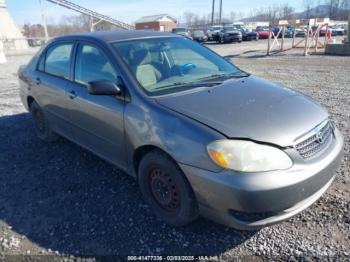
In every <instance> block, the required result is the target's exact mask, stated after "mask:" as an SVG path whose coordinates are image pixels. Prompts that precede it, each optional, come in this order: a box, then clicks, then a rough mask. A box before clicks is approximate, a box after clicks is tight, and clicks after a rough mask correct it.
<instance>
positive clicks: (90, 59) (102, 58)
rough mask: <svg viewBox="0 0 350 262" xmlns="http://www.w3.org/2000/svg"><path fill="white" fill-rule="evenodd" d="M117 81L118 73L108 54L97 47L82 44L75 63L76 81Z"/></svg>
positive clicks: (83, 82)
mask: <svg viewBox="0 0 350 262" xmlns="http://www.w3.org/2000/svg"><path fill="white" fill-rule="evenodd" d="M100 80H108V81H112V82H114V83H116V80H117V75H116V73H115V71H114V69H113V67H112V65H111V64H110V62H109V61H108V59H107V57H106V55H105V54H104V53H103V52H102V51H101V50H100V49H99V48H97V47H94V46H91V45H80V46H79V48H78V53H77V59H76V64H75V81H76V82H77V83H80V84H83V85H87V84H88V83H89V82H92V81H100Z"/></svg>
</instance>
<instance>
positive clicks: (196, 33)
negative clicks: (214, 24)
mask: <svg viewBox="0 0 350 262" xmlns="http://www.w3.org/2000/svg"><path fill="white" fill-rule="evenodd" d="M193 35H194V36H204V33H203V31H194V32H193Z"/></svg>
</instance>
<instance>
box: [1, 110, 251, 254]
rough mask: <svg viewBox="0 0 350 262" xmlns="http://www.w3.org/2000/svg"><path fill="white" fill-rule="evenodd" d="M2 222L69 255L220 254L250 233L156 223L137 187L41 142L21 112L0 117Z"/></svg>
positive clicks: (96, 162) (69, 147)
mask: <svg viewBox="0 0 350 262" xmlns="http://www.w3.org/2000/svg"><path fill="white" fill-rule="evenodd" d="M0 138H1V142H0V174H1V175H0V187H1V190H0V219H2V220H3V221H4V222H6V223H7V224H8V225H10V226H11V227H12V230H14V231H16V232H17V233H19V234H21V235H24V236H26V238H28V239H29V240H30V241H31V242H33V243H34V244H36V245H39V246H40V247H43V248H46V249H51V250H54V251H56V250H57V251H59V252H60V253H63V254H67V255H79V256H100V255H141V254H142V255H150V254H153V255H156V254H166V255H170V254H177V255H179V254H182V255H186V254H187V255H195V254H206V255H219V254H222V253H223V252H225V251H226V250H229V249H232V248H234V247H235V246H237V245H239V244H241V243H242V242H244V241H246V240H247V239H249V238H250V237H252V236H253V235H254V234H255V233H256V232H249V231H237V230H234V229H231V228H228V227H225V226H221V225H218V224H215V223H213V222H211V221H207V220H205V219H203V218H200V219H198V220H197V221H195V222H194V223H192V224H191V225H189V226H186V227H182V228H173V227H170V226H167V225H165V224H164V223H162V222H160V221H158V220H157V219H156V218H155V216H154V215H153V214H152V212H151V210H150V209H149V207H148V206H147V205H146V204H145V203H144V202H143V200H142V197H141V195H140V193H139V190H138V187H137V184H136V182H135V180H134V179H133V178H132V177H130V176H128V175H126V174H125V173H123V172H122V171H120V170H118V169H117V168H115V167H113V166H112V165H110V164H108V163H106V162H105V161H103V160H101V159H99V158H98V157H96V156H94V155H93V154H91V153H89V152H87V151H85V150H83V149H81V148H80V147H79V146H76V145H74V144H73V143H71V142H69V141H67V140H65V139H60V140H59V141H58V142H56V143H44V142H42V141H40V140H39V139H38V138H37V137H36V136H35V132H34V128H33V125H32V121H31V117H30V115H29V114H27V113H23V114H18V115H12V116H5V117H1V118H0Z"/></svg>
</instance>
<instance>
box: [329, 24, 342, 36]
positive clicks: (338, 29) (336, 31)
mask: <svg viewBox="0 0 350 262" xmlns="http://www.w3.org/2000/svg"><path fill="white" fill-rule="evenodd" d="M330 28H331V29H332V35H334V36H337V35H345V28H343V27H341V26H331V27H330Z"/></svg>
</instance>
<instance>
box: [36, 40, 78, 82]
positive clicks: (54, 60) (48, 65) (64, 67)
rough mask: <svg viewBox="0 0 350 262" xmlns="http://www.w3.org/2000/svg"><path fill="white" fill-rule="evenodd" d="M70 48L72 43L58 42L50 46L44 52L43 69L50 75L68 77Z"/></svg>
mask: <svg viewBox="0 0 350 262" xmlns="http://www.w3.org/2000/svg"><path fill="white" fill-rule="evenodd" d="M72 49H73V44H60V45H55V46H53V47H50V48H49V49H48V50H47V52H46V60H45V65H44V71H45V72H46V73H48V74H51V75H55V76H59V77H63V78H66V79H69V72H70V58H71V53H72ZM39 70H40V65H39Z"/></svg>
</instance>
